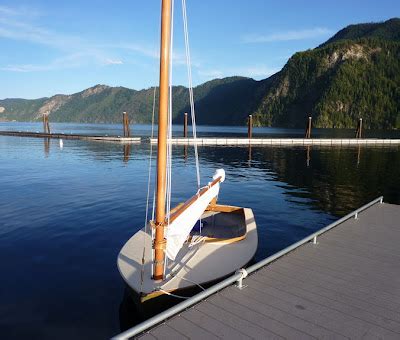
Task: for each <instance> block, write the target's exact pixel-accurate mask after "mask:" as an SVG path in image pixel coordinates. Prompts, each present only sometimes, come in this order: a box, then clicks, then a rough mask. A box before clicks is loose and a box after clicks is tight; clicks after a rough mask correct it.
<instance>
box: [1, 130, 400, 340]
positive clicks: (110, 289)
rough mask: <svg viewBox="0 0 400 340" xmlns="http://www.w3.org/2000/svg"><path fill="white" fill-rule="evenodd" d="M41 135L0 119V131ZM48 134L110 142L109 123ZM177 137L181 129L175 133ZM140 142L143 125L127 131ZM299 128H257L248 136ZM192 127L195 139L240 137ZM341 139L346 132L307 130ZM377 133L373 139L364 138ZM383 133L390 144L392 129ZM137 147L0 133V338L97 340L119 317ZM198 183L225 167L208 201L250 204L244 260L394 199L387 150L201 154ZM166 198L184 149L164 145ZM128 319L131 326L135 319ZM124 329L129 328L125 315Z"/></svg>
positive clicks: (183, 191)
mask: <svg viewBox="0 0 400 340" xmlns="http://www.w3.org/2000/svg"><path fill="white" fill-rule="evenodd" d="M8 129H13V130H21V131H22V130H26V131H28V130H29V131H41V125H40V124H21V123H0V130H8ZM52 129H53V131H54V132H67V133H69V132H70V133H86V134H109V135H118V134H119V133H120V131H121V127H120V126H118V125H83V124H82V125H76V124H52ZM175 129H176V133H181V127H175ZM133 131H134V133H136V135H138V134H139V135H142V136H148V135H149V134H150V127H148V126H134V127H133ZM303 132H304V131H300V130H284V129H258V130H256V133H257V134H259V135H274V136H301V135H302V134H303ZM245 133H246V129H245V128H221V127H213V128H211V127H202V128H200V129H199V134H200V135H214V136H215V135H217V134H222V135H224V136H226V135H235V136H236V135H237V136H240V135H242V136H244V135H245ZM315 133H316V134H318V135H320V136H343V137H351V136H353V133H354V131H350V130H345V131H343V130H340V131H338V130H337V131H333V130H327V131H325V130H318V131H315ZM368 133H370V136H372V135H373V136H379V137H385V136H388V135H387V134H385V133H384V132H379V131H378V132H368ZM392 136H394V137H399V136H398V132H397V136H396V133H392ZM149 148H150V146H149V144H148V143H142V144H138V145H131V147H130V148H129V147H127V146H123V145H120V144H109V143H99V142H86V141H75V140H64V147H63V149H60V146H59V141H58V140H50V141H47V140H43V139H36V138H18V137H1V136H0V273H1V280H0V301H1V303H0V337H1V338H4V339H9V338H13V339H22V338H26V337H29V338H34V339H54V338H57V339H60V338H61V339H70V338H75V339H91V338H93V339H105V338H108V337H110V336H112V335H114V334H117V333H118V332H119V331H120V330H121V323H124V322H123V320H125V319H126V316H124V315H123V311H120V305H121V302H122V301H123V296H124V284H123V281H122V279H121V277H120V275H119V273H118V270H117V266H116V258H117V254H118V252H119V250H120V248H121V247H122V246H123V244H124V243H125V242H126V241H127V240H128V238H130V237H131V235H132V234H133V233H135V231H137V230H138V229H139V228H141V226H142V225H143V223H144V213H145V203H146V202H145V200H146V185H147V169H148V153H149ZM199 151H200V164H201V176H202V179H203V183H205V182H207V181H208V180H209V179H210V177H211V176H212V175H213V173H214V171H215V169H217V168H219V167H222V168H224V169H225V170H226V175H227V180H226V182H225V183H224V184H223V185H222V188H221V194H220V202H224V203H227V204H235V205H241V206H249V207H252V208H253V210H254V213H255V217H256V221H257V224H258V230H259V248H258V251H257V254H256V260H261V259H262V258H265V257H267V256H268V255H271V254H272V253H275V252H276V251H278V250H280V249H282V248H284V247H286V246H287V245H289V244H291V243H293V242H295V241H297V240H299V239H301V238H303V237H304V236H306V235H308V234H310V233H312V232H313V231H315V230H317V229H320V228H322V227H324V226H325V225H327V224H328V223H329V222H331V221H332V220H334V219H336V218H338V217H339V216H343V215H344V214H346V213H348V212H350V211H352V210H354V209H355V208H357V207H359V206H361V205H363V204H365V203H367V202H369V201H370V200H372V199H374V198H376V197H377V196H379V195H384V196H385V200H386V201H387V202H391V203H396V204H400V152H399V151H400V149H399V147H385V148H383V147H368V148H366V147H352V148H340V147H312V148H311V147H309V148H307V147H252V148H251V149H250V150H249V149H248V148H246V147H206V148H205V147H202V148H200V149H199ZM173 154H174V164H173V172H174V179H173V199H174V202H179V201H182V200H185V199H186V198H187V197H189V196H190V195H192V194H193V192H194V188H195V171H194V158H193V149H192V148H188V150H187V157H185V150H184V147H183V146H182V147H181V146H180V147H174V150H173ZM136 321H137V320H136ZM132 322H135V320H133V321H132Z"/></svg>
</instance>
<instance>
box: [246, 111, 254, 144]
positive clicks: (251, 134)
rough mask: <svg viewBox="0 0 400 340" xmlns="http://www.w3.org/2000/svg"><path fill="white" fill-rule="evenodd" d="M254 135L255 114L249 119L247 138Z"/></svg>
mask: <svg viewBox="0 0 400 340" xmlns="http://www.w3.org/2000/svg"><path fill="white" fill-rule="evenodd" d="M252 137H253V116H252V115H249V118H248V119H247V138H248V139H251V138H252Z"/></svg>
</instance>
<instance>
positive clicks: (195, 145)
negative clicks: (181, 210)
mask: <svg viewBox="0 0 400 340" xmlns="http://www.w3.org/2000/svg"><path fill="white" fill-rule="evenodd" d="M182 14H183V30H184V36H185V52H186V65H187V73H188V82H189V100H190V115H191V118H192V133H193V139H194V154H195V160H196V175H197V187H198V188H200V165H199V153H198V148H197V143H196V139H197V129H196V115H195V110H194V97H193V80H192V65H191V58H190V47H189V30H188V23H187V13H186V0H182Z"/></svg>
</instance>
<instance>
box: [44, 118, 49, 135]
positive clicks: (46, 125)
mask: <svg viewBox="0 0 400 340" xmlns="http://www.w3.org/2000/svg"><path fill="white" fill-rule="evenodd" d="M43 132H44V133H50V124H49V115H47V114H43Z"/></svg>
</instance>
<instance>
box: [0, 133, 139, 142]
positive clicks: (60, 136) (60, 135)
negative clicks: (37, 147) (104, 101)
mask: <svg viewBox="0 0 400 340" xmlns="http://www.w3.org/2000/svg"><path fill="white" fill-rule="evenodd" d="M0 136H14V137H34V138H55V139H80V140H90V141H100V142H119V143H140V140H141V138H140V137H121V136H94V135H77V134H66V133H43V132H29V131H0Z"/></svg>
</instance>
